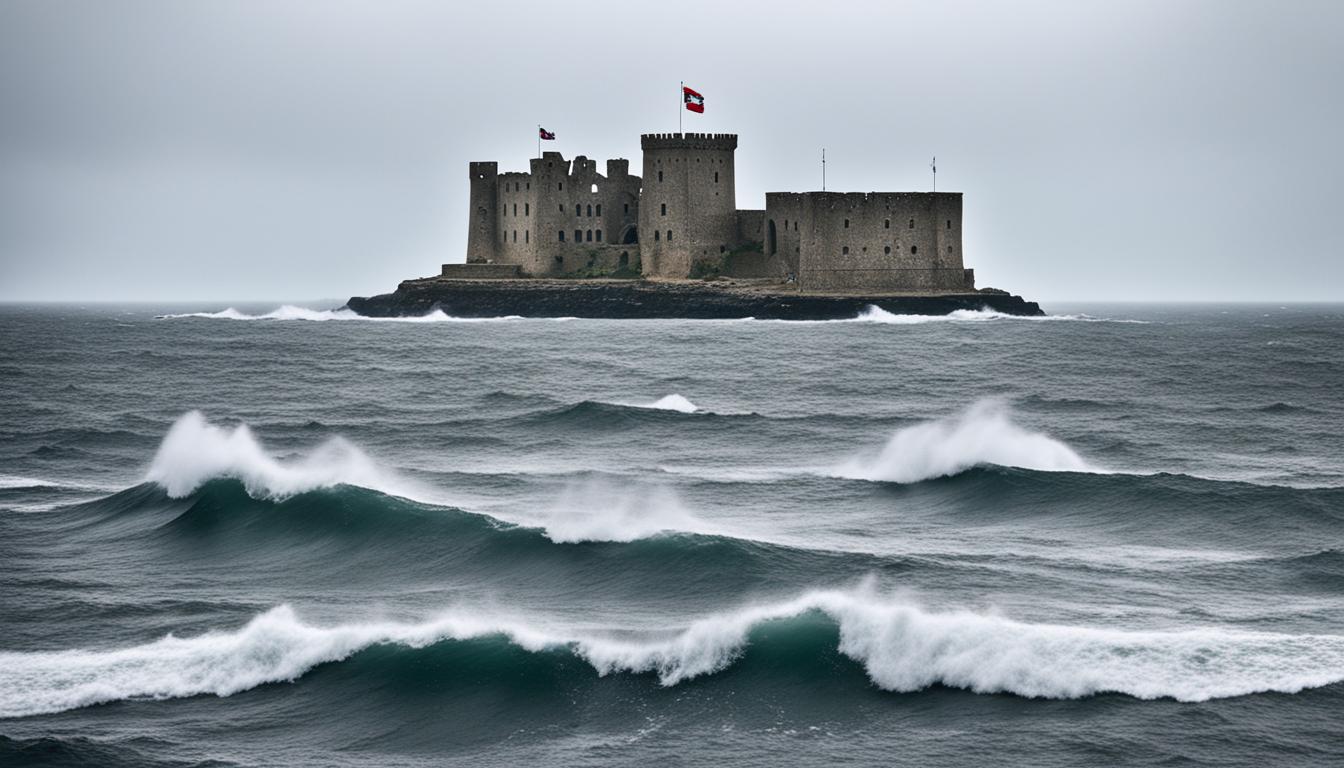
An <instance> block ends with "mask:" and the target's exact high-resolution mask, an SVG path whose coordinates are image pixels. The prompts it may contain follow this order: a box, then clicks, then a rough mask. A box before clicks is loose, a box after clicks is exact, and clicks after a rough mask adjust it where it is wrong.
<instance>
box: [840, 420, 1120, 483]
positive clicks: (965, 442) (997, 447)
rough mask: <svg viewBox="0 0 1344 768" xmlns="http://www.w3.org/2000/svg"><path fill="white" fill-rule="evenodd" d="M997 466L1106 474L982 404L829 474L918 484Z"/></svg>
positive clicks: (902, 433)
mask: <svg viewBox="0 0 1344 768" xmlns="http://www.w3.org/2000/svg"><path fill="white" fill-rule="evenodd" d="M987 464H993V465H998V466H1003V467H1019V468H1022V469H1035V470H1041V471H1048V472H1094V473H1095V472H1104V471H1105V470H1102V469H1099V468H1097V467H1095V466H1093V465H1091V464H1089V463H1088V462H1087V461H1086V460H1084V459H1083V458H1082V457H1081V456H1079V455H1078V454H1077V452H1075V451H1074V450H1073V449H1072V448H1070V447H1069V446H1068V445H1066V444H1065V443H1063V442H1060V441H1059V440H1056V439H1054V438H1053V437H1050V436H1048V435H1044V434H1041V433H1039V432H1032V431H1029V430H1026V429H1023V428H1022V427H1020V426H1018V425H1017V424H1016V423H1014V422H1013V420H1012V418H1011V415H1010V413H1009V411H1008V409H1007V406H1005V405H1003V404H1002V403H1000V402H998V401H995V400H982V401H980V402H977V403H976V404H975V405H973V406H971V407H970V408H969V409H967V410H966V411H965V412H963V413H961V414H959V415H956V416H953V417H950V418H946V419H938V420H935V421H925V422H921V423H919V424H915V425H913V426H909V427H904V428H902V429H900V430H897V432H896V434H894V435H892V436H891V439H890V440H888V441H887V444H886V446H884V447H883V448H882V450H881V451H880V452H878V453H877V455H875V456H866V457H856V458H853V459H850V460H849V461H848V462H846V463H844V464H842V465H841V466H839V467H837V468H836V469H834V470H833V471H832V472H831V473H830V474H833V475H835V476H837V477H843V478H849V479H853V480H874V481H886V482H896V483H916V482H919V481H921V480H931V479H933V478H936V477H946V476H949V475H955V474H958V473H960V472H964V471H965V470H968V469H970V468H972V467H976V466H982V465H987Z"/></svg>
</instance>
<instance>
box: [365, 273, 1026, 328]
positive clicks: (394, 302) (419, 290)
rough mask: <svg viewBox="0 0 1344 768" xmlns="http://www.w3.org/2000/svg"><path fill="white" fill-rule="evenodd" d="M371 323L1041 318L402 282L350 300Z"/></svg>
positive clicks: (564, 285)
mask: <svg viewBox="0 0 1344 768" xmlns="http://www.w3.org/2000/svg"><path fill="white" fill-rule="evenodd" d="M346 306H347V307H348V308H350V309H352V310H354V311H355V312H358V313H359V314H361V315H365V316H368V317H405V316H413V315H425V314H428V313H430V312H433V311H435V310H442V311H443V312H444V313H445V314H448V315H452V316H454V317H505V316H508V315H521V316H523V317H590V318H622V319H638V318H687V319H702V320H711V319H721V320H727V319H736V318H743V317H755V318H757V319H761V320H841V319H846V318H852V317H857V316H858V315H859V313H861V312H863V311H864V310H865V309H867V308H868V307H870V306H876V307H880V308H881V309H883V310H885V311H887V312H891V313H893V314H901V315H945V314H948V313H950V312H954V311H956V310H959V309H969V310H982V309H989V310H992V311H995V312H1002V313H1004V314H1010V315H1043V314H1045V313H1044V312H1042V311H1041V308H1040V306H1039V305H1038V304H1037V303H1036V302H1034V301H1026V300H1024V299H1023V298H1022V297H1021V296H1011V295H1008V294H1006V293H997V292H996V293H958V294H946V295H848V294H846V295H821V294H805V293H796V292H792V291H788V290H781V286H774V287H760V286H750V287H743V286H737V285H725V286H721V285H718V284H715V283H692V282H675V283H674V282H666V283H664V282H643V281H636V280H592V281H566V280H444V279H437V278H429V279H425V280H407V281H405V282H403V283H402V284H401V285H399V286H397V290H396V291H395V292H393V293H385V294H381V295H378V296H369V297H360V296H355V297H352V298H351V299H350V301H349V302H348V303H347V304H346Z"/></svg>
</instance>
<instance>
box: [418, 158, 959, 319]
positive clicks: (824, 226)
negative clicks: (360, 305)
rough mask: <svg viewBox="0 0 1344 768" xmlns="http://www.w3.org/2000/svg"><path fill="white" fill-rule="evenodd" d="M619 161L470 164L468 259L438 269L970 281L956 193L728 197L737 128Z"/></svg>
mask: <svg viewBox="0 0 1344 768" xmlns="http://www.w3.org/2000/svg"><path fill="white" fill-rule="evenodd" d="M640 145H641V148H642V149H643V154H644V163H643V170H642V172H643V175H642V176H632V175H630V163H629V161H628V160H608V161H607V163H606V173H605V175H604V174H601V173H598V170H597V161H595V160H589V159H588V158H586V157H583V156H579V157H576V158H575V159H574V161H573V163H570V162H567V161H566V160H565V159H564V158H563V157H562V156H561V155H560V153H559V152H545V153H543V154H542V156H541V157H540V158H534V159H533V160H532V161H531V169H530V171H529V172H527V173H519V172H512V173H500V172H499V166H498V164H497V163H493V162H476V163H471V164H470V175H471V212H470V223H469V228H468V236H467V263H466V264H445V265H443V272H442V276H443V277H448V278H454V277H457V278H508V277H560V276H594V277H596V276H603V275H612V276H636V275H642V276H644V277H648V278H664V279H683V280H684V279H687V278H690V277H701V276H707V275H714V274H723V275H728V276H733V277H742V278H775V279H777V280H779V281H780V282H792V283H796V285H797V287H798V289H800V290H802V291H814V292H890V293H905V292H940V293H963V292H968V291H973V290H975V288H974V282H975V280H974V275H973V270H970V269H965V268H964V267H963V265H962V254H961V193H959V192H870V193H841V192H770V193H767V194H766V196H765V210H739V209H738V208H737V203H736V194H735V187H734V174H733V154H734V152H735V151H736V149H737V136H736V135H734V134H708V133H655V134H644V135H643V136H641V137H640Z"/></svg>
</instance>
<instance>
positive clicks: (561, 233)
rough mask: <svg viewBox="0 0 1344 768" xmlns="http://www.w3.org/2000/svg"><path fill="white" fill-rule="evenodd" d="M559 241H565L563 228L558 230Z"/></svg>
mask: <svg viewBox="0 0 1344 768" xmlns="http://www.w3.org/2000/svg"><path fill="white" fill-rule="evenodd" d="M560 242H562V243H563V242H565V230H563V229H562V230H560Z"/></svg>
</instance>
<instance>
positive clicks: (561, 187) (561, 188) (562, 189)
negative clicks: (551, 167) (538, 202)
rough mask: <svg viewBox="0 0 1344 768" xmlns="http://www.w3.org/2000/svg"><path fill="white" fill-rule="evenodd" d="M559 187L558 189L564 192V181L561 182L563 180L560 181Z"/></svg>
mask: <svg viewBox="0 0 1344 768" xmlns="http://www.w3.org/2000/svg"><path fill="white" fill-rule="evenodd" d="M559 189H560V191H561V192H564V191H565V182H563V181H562V182H560V186H559Z"/></svg>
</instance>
